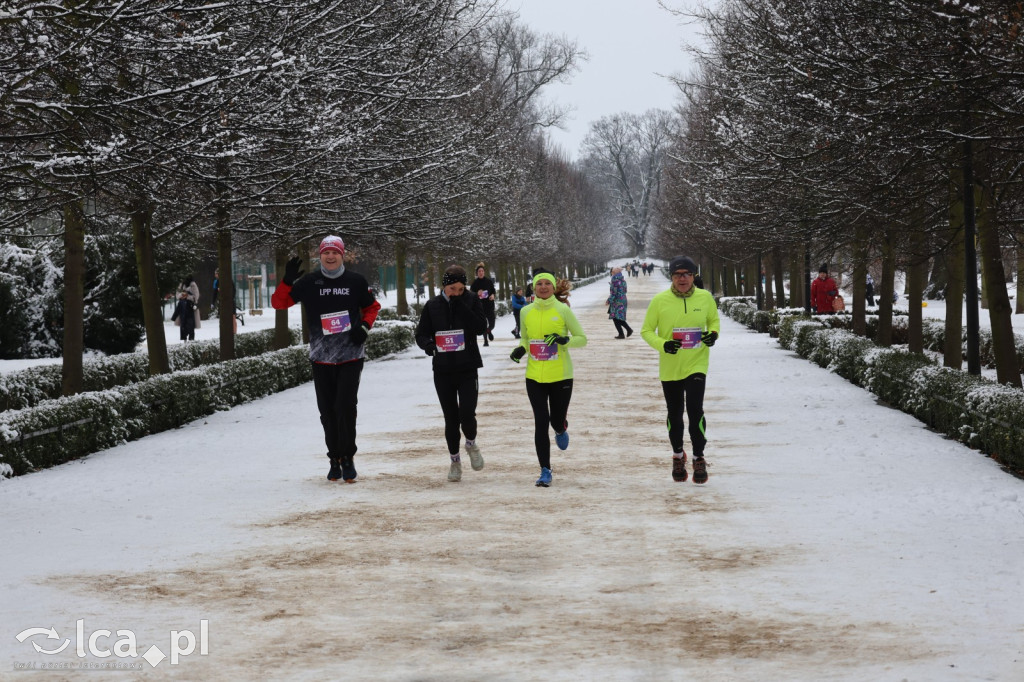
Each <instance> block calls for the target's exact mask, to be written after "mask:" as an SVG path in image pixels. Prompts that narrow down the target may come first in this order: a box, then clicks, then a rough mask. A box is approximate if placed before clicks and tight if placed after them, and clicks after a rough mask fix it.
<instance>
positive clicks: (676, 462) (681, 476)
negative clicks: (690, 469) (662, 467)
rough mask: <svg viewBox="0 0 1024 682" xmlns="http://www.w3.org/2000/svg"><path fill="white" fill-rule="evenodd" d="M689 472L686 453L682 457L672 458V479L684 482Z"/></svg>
mask: <svg viewBox="0 0 1024 682" xmlns="http://www.w3.org/2000/svg"><path fill="white" fill-rule="evenodd" d="M688 476H689V474H687V473H686V453H685V452H684V453H683V456H682V457H673V458H672V480H673V481H678V482H680V483H682V482H683V481H685V480H686V478H687V477H688Z"/></svg>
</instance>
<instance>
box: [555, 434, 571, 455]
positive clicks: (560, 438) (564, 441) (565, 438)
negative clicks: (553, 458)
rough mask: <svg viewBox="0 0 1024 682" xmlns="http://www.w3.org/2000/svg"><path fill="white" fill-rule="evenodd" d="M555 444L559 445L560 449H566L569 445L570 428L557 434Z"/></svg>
mask: <svg viewBox="0 0 1024 682" xmlns="http://www.w3.org/2000/svg"><path fill="white" fill-rule="evenodd" d="M555 445H557V446H558V449H559V450H565V449H566V448H568V447H569V429H566V430H565V431H562V432H561V433H556V434H555Z"/></svg>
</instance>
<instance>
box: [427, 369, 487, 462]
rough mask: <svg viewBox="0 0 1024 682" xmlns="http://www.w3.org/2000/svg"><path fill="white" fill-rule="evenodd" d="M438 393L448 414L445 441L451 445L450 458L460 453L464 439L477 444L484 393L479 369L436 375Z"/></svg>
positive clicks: (444, 411)
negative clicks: (463, 436) (479, 406)
mask: <svg viewBox="0 0 1024 682" xmlns="http://www.w3.org/2000/svg"><path fill="white" fill-rule="evenodd" d="M434 390H436V391H437V399H438V401H439V402H440V403H441V412H443V413H444V439H445V441H447V443H448V454H450V455H454V454H457V453H458V452H459V442H460V440H461V436H460V435H459V431H460V429H461V431H462V433H464V434H466V440H476V401H477V396H478V394H479V391H480V383H479V381H478V380H477V375H476V369H470V370H464V371H462V372H455V373H452V374H441V373H438V372H434Z"/></svg>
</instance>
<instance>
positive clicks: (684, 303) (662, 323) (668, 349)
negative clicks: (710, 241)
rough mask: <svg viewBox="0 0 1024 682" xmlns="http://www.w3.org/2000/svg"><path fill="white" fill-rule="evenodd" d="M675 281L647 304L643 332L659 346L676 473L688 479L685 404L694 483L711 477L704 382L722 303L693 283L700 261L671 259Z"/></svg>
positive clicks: (659, 359)
mask: <svg viewBox="0 0 1024 682" xmlns="http://www.w3.org/2000/svg"><path fill="white" fill-rule="evenodd" d="M669 274H670V275H671V276H672V286H671V287H669V288H668V289H667V290H666V291H663V292H661V293H660V294H656V295H655V296H654V298H652V299H651V303H650V305H649V306H648V307H647V314H646V315H644V324H643V327H642V328H641V329H640V336H642V337H643V339H644V341H646V342H647V344H648V345H649V346H651V348H654V349H655V350H657V351H658V354H659V355H658V376H659V378H660V379H661V387H662V391H663V392H664V394H665V405H666V407H667V409H668V439H669V443H671V445H672V478H673V479H674V480H676V481H685V480H686V479H687V478H688V474H687V472H686V452H685V451H684V450H683V409H684V407H685V409H686V416H687V417H688V418H689V421H690V428H689V432H690V442H691V445H692V446H693V482H694V483H704V482H706V481H707V478H708V477H707V463H706V462H705V460H704V446H705V445H707V438H706V436H705V428H706V421H705V418H704V386H705V379H706V378H707V373H708V365H709V360H710V355H711V352H710V348H711V346H713V345H715V342H716V341H717V340H718V334H719V331H720V330H721V327H720V322H719V319H718V306H717V305H716V304H715V298H714V296H712V295H711V294H710V293H708V292H707V291H705V290H703V289H701V288H699V287H696V286H694V284H693V279H694V277H695V276H696V274H697V264H696V263H694V261H693V260H692V259H690V258H687V257H685V256H679V257H676V258H673V259H672V261H671V263H670V264H669Z"/></svg>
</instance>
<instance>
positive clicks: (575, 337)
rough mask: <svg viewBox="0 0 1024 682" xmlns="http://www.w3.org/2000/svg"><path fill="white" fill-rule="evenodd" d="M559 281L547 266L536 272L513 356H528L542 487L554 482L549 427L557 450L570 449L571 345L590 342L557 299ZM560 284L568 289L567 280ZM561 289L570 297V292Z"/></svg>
mask: <svg viewBox="0 0 1024 682" xmlns="http://www.w3.org/2000/svg"><path fill="white" fill-rule="evenodd" d="M563 282H564V280H563ZM559 285H560V283H559V282H558V280H557V278H556V277H555V276H554V275H553V274H552V273H550V272H548V271H547V270H535V271H534V277H533V292H534V295H535V299H534V301H533V303H531V304H529V305H528V306H526V307H525V308H523V311H522V314H521V322H522V328H521V329H522V331H521V333H522V338H521V339H520V341H519V345H517V346H516V347H515V349H513V350H512V353H511V355H510V356H509V357H511V358H512V360H514V361H515V362H519V361H520V360H522V359H523V356H527V363H526V394H527V396H528V397H529V399H530V406H531V407H532V408H533V422H534V438H533V441H534V446H535V447H536V449H537V462H538V463H539V464H540V478H538V479H537V481H536V484H535V485H537V486H540V487H543V488H547V487H548V486H550V485H551V439H550V437H549V435H548V428H552V429H554V431H555V443H556V444H557V445H558V449H559V450H565V449H566V448H568V447H569V420H568V413H569V402H570V400H572V385H573V369H572V358H570V357H569V349H570V348H582V347H583V346H585V345H587V337H586V336H585V335H584V333H583V327H581V326H580V323H579V321H578V320H577V319H576V315H575V314H574V313H573V312H572V309H571V308H570V307H569V306H568V304H567V303H565V302H563V301H562V300H559V298H558V297H557V294H556V287H559ZM561 286H562V287H567V286H568V283H565V284H563V285H561ZM562 293H563V296H564V297H566V298H567V297H568V291H566V290H563V292H562Z"/></svg>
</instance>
